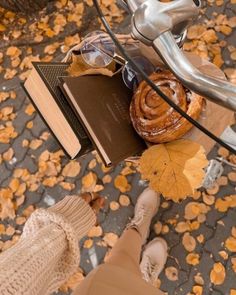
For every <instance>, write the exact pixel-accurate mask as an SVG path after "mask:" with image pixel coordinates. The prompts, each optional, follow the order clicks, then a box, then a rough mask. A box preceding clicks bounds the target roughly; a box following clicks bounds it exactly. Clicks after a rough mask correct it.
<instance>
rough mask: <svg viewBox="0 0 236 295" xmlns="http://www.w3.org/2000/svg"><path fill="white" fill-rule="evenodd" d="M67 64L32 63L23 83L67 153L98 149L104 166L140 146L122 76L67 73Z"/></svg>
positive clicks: (117, 161)
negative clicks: (75, 75) (71, 75)
mask: <svg viewBox="0 0 236 295" xmlns="http://www.w3.org/2000/svg"><path fill="white" fill-rule="evenodd" d="M68 66H69V64H68V63H45V62H34V63H33V69H32V71H31V73H30V75H29V77H28V78H27V80H26V81H25V83H24V85H23V87H24V89H25V91H26V93H27V95H28V97H29V98H30V99H31V101H32V103H33V105H34V106H35V108H36V110H37V111H38V112H39V114H40V115H41V117H42V119H43V120H44V121H45V123H46V124H47V125H48V127H49V129H50V130H51V132H52V134H53V135H54V136H55V138H56V139H57V140H58V142H59V143H60V145H61V146H62V148H63V149H64V151H65V152H66V154H67V155H68V156H70V158H72V159H73V158H75V157H77V156H81V155H83V154H85V153H87V152H89V151H91V150H93V149H94V148H95V149H97V151H98V152H99V154H100V156H101V158H102V159H103V161H104V163H105V165H106V166H110V165H114V164H117V163H119V162H120V161H122V160H124V159H125V158H127V157H129V156H132V155H134V154H137V153H140V152H141V151H142V150H143V149H145V147H146V145H145V142H144V141H143V140H142V139H141V138H140V137H139V136H138V135H137V134H136V132H135V130H134V129H133V127H132V123H131V120H130V116H129V105H130V100H131V97H132V93H131V92H130V91H129V90H128V88H127V87H126V86H125V85H124V83H123V81H122V77H121V75H120V74H117V75H115V76H113V77H107V76H103V75H89V76H81V77H70V76H68V73H67V68H68Z"/></svg>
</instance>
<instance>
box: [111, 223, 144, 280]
mask: <svg viewBox="0 0 236 295" xmlns="http://www.w3.org/2000/svg"><path fill="white" fill-rule="evenodd" d="M141 249H142V240H141V236H140V234H139V233H138V232H137V231H136V230H135V229H132V228H130V229H128V230H125V231H124V232H123V234H122V236H121V237H120V239H119V240H118V241H117V243H116V245H115V246H114V248H113V249H112V251H111V254H110V257H109V258H108V260H107V262H106V263H108V264H113V265H117V266H120V267H122V268H124V269H127V270H129V271H131V272H133V273H136V274H138V275H140V277H141V271H140V268H139V262H140V256H141Z"/></svg>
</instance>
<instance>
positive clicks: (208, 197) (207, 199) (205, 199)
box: [203, 193, 215, 205]
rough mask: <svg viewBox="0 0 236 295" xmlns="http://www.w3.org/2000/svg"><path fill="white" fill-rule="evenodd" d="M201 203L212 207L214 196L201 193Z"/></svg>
mask: <svg viewBox="0 0 236 295" xmlns="http://www.w3.org/2000/svg"><path fill="white" fill-rule="evenodd" d="M203 202H204V203H205V204H206V205H213V204H214V203H215V196H212V195H208V194H205V193H203Z"/></svg>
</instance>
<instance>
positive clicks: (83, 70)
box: [67, 55, 115, 77]
mask: <svg viewBox="0 0 236 295" xmlns="http://www.w3.org/2000/svg"><path fill="white" fill-rule="evenodd" d="M114 66H115V64H114V63H112V64H111V65H109V66H108V68H92V67H90V66H89V65H87V64H86V63H85V62H84V59H83V58H82V56H77V55H73V56H72V63H71V64H70V66H69V68H68V69H67V71H68V72H69V75H70V76H72V77H79V76H84V75H105V76H109V77H112V76H113V74H114V72H113V71H114V70H115V68H114Z"/></svg>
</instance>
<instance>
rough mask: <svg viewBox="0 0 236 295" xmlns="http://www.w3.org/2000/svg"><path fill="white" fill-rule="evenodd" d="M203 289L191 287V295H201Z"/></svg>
mask: <svg viewBox="0 0 236 295" xmlns="http://www.w3.org/2000/svg"><path fill="white" fill-rule="evenodd" d="M202 292H203V287H202V286H193V293H194V294H195V295H202Z"/></svg>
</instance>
